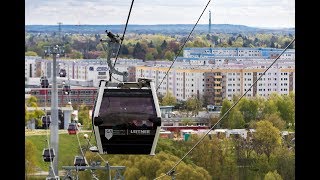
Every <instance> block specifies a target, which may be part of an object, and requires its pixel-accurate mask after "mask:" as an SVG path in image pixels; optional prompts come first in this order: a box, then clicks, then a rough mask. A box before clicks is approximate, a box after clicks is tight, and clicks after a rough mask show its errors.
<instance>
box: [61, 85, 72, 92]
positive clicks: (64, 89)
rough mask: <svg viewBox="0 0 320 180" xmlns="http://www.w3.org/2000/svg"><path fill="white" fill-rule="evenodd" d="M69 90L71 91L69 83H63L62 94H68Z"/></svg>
mask: <svg viewBox="0 0 320 180" xmlns="http://www.w3.org/2000/svg"><path fill="white" fill-rule="evenodd" d="M70 91H71V88H70V85H66V84H64V85H63V86H62V92H63V94H69V93H70Z"/></svg>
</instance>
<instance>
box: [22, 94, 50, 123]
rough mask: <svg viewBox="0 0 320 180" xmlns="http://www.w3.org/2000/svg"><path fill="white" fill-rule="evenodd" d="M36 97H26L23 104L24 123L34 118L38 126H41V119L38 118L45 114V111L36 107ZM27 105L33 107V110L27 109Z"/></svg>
mask: <svg viewBox="0 0 320 180" xmlns="http://www.w3.org/2000/svg"><path fill="white" fill-rule="evenodd" d="M37 101H38V99H37V98H36V97H35V96H30V98H29V99H27V101H26V104H25V124H26V123H27V122H28V121H30V120H32V119H34V120H36V121H37V122H36V124H37V125H38V126H42V121H41V120H40V118H41V117H42V116H43V115H45V112H44V111H43V110H40V109H38V104H37ZM27 107H34V108H35V110H34V111H27Z"/></svg>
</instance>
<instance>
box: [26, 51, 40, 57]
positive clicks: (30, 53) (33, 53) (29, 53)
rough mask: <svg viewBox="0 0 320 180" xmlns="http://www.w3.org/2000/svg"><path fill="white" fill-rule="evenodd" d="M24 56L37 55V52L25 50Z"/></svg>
mask: <svg viewBox="0 0 320 180" xmlns="http://www.w3.org/2000/svg"><path fill="white" fill-rule="evenodd" d="M24 55H25V56H38V54H37V53H36V52H34V51H27V52H25V53H24Z"/></svg>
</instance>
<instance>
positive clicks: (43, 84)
mask: <svg viewBox="0 0 320 180" xmlns="http://www.w3.org/2000/svg"><path fill="white" fill-rule="evenodd" d="M40 85H41V88H48V87H49V80H48V79H47V77H46V76H43V77H41V78H40Z"/></svg>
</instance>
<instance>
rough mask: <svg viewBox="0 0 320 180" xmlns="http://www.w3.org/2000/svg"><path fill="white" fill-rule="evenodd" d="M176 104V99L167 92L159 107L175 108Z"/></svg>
mask: <svg viewBox="0 0 320 180" xmlns="http://www.w3.org/2000/svg"><path fill="white" fill-rule="evenodd" d="M176 104H177V99H176V97H174V96H173V94H172V93H171V92H169V91H168V92H167V94H166V95H165V96H164V97H163V98H162V101H161V105H162V106H175V105H176Z"/></svg>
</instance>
